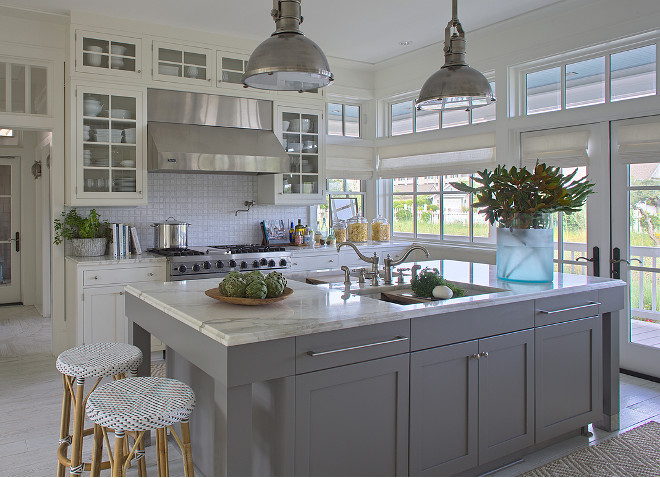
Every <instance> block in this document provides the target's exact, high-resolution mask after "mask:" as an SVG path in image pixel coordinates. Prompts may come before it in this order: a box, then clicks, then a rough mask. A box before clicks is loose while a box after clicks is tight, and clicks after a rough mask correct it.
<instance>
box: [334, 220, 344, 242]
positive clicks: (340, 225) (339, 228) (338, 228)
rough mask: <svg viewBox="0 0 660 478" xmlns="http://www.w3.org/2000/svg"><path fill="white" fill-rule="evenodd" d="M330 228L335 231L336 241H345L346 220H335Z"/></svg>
mask: <svg viewBox="0 0 660 478" xmlns="http://www.w3.org/2000/svg"><path fill="white" fill-rule="evenodd" d="M332 230H333V231H334V233H335V240H336V241H337V242H346V222H345V221H341V220H339V221H337V222H335V224H334V226H332Z"/></svg>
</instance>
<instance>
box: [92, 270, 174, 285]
mask: <svg viewBox="0 0 660 478" xmlns="http://www.w3.org/2000/svg"><path fill="white" fill-rule="evenodd" d="M153 280H161V281H164V280H165V267H163V266H162V265H161V266H150V267H126V268H121V269H97V270H87V271H83V286H95V285H106V284H128V283H130V282H144V281H153Z"/></svg>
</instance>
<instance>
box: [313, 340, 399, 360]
mask: <svg viewBox="0 0 660 478" xmlns="http://www.w3.org/2000/svg"><path fill="white" fill-rule="evenodd" d="M405 340H408V337H403V336H398V337H395V338H393V339H390V340H383V341H382V342H373V343H371V344H364V345H356V346H354V347H346V348H343V349H334V350H326V351H324V352H314V351H313V350H310V351H309V352H307V355H309V356H311V357H318V356H319V355H328V354H336V353H337V352H347V351H349V350H357V349H364V348H366V347H374V346H375V345H386V344H393V343H394V342H403V341H405Z"/></svg>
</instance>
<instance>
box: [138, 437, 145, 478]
mask: <svg viewBox="0 0 660 478" xmlns="http://www.w3.org/2000/svg"><path fill="white" fill-rule="evenodd" d="M137 436H138V440H137V442H138V445H137V448H136V449H135V459H136V460H137V462H138V476H147V460H146V457H145V451H144V432H137Z"/></svg>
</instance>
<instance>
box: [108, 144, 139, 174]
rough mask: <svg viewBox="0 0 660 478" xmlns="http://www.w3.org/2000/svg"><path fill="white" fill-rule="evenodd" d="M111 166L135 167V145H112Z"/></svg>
mask: <svg viewBox="0 0 660 478" xmlns="http://www.w3.org/2000/svg"><path fill="white" fill-rule="evenodd" d="M111 151H112V153H111V155H112V167H113V168H133V169H134V168H135V166H136V161H135V147H134V146H130V145H123V144H122V145H119V144H117V145H114V144H113V145H112V147H111Z"/></svg>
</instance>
